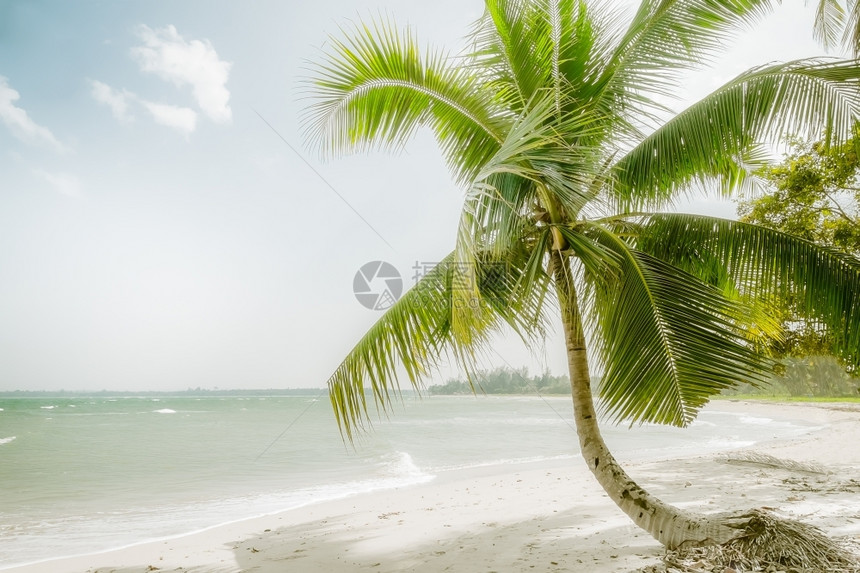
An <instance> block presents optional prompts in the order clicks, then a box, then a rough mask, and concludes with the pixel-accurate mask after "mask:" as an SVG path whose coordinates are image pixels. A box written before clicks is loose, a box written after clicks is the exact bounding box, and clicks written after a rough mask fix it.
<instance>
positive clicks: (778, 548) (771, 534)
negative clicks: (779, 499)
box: [637, 509, 860, 573]
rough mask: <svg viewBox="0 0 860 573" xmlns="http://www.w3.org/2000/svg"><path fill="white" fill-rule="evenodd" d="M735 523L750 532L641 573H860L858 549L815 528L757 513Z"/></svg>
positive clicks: (668, 558)
mask: <svg viewBox="0 0 860 573" xmlns="http://www.w3.org/2000/svg"><path fill="white" fill-rule="evenodd" d="M734 519H737V520H741V521H742V522H743V523H744V525H743V530H744V532H743V533H742V534H741V535H739V536H738V537H736V538H734V539H732V540H731V541H728V542H726V543H724V544H722V545H712V546H708V547H695V548H691V549H679V550H674V551H667V552H666V554H665V555H664V556H663V563H661V564H658V565H650V566H648V567H645V568H643V569H639V570H637V573H825V572H826V573H860V557H859V556H858V554H857V553H856V550H857V546H856V544H854V545H852V544H850V543H849V542H848V541H843V540H835V539H831V538H829V537H827V536H826V535H825V534H824V533H823V532H822V531H821V530H820V529H818V528H817V527H815V526H813V525H809V524H806V523H801V522H799V521H794V520H790V519H785V518H782V517H779V516H777V515H775V514H774V513H773V512H771V511H770V510H768V509H754V510H751V511H749V512H747V513H745V514H743V515H737V516H735V518H734Z"/></svg>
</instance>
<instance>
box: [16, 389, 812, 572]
mask: <svg viewBox="0 0 860 573" xmlns="http://www.w3.org/2000/svg"><path fill="white" fill-rule="evenodd" d="M570 410H571V406H570V401H569V399H568V398H561V397H559V398H555V397H553V398H541V397H537V396H534V397H484V396H480V397H428V398H424V399H418V398H405V399H404V403H403V404H402V406H400V407H398V408H396V409H395V412H394V414H393V415H392V416H391V417H390V418H388V419H385V418H383V419H382V420H380V421H379V422H376V423H375V424H374V427H373V431H372V432H370V433H368V434H367V435H365V436H364V437H362V438H361V439H360V440H359V441H358V442H356V444H355V445H354V446H347V445H345V444H344V442H343V441H342V440H341V437H340V435H339V433H338V430H337V425H336V424H335V421H334V417H333V415H332V413H331V408H330V405H329V403H328V400H327V398H326V397H325V395H321V396H319V397H317V398H314V397H311V396H272V397H262V396H249V397H238V396H229V397H217V396H201V397H194V396H168V395H165V396H154V395H146V396H140V397H129V396H122V397H110V396H107V395H105V394H94V395H89V396H84V395H77V396H74V397H71V398H70V397H65V398H7V399H4V398H0V569H2V568H7V567H10V566H13V565H16V564H22V563H29V562H34V561H40V560H45V559H49V558H54V557H61V556H69V555H78V554H84V553H91V552H97V551H103V550H107V549H112V548H117V547H122V546H126V545H129V544H133V543H139V542H143V541H147V540H152V539H157V538H163V537H171V536H177V535H182V534H186V533H190V532H193V531H198V530H201V529H205V528H209V527H213V526H217V525H220V524H223V523H227V522H231V521H236V520H240V519H245V518H249V517H254V516H258V515H262V514H266V513H272V512H279V511H284V510H288V509H290V508H296V507H300V506H303V505H307V504H311V503H317V502H320V501H325V500H331V499H337V498H342V497H347V496H351V495H357V494H361V493H363V492H371V491H381V490H385V489H390V488H395V487H403V486H408V485H411V484H418V483H424V482H429V481H431V480H433V479H435V478H437V477H438V476H440V475H442V474H445V473H447V472H457V471H462V470H468V469H470V468H489V469H492V468H496V469H498V470H499V471H504V470H505V469H507V468H509V467H510V466H516V467H521V466H524V465H528V464H532V463H545V462H546V461H548V460H557V462H558V463H560V464H566V463H570V464H577V463H582V462H581V460H579V459H578V458H579V455H578V453H577V441H576V436H575V433H574V430H573V428H572V423H573V422H572V415H571V411H570ZM808 429H809V427H808V425H806V424H804V423H802V422H792V421H784V420H783V421H775V420H769V419H766V418H755V417H749V416H743V415H738V414H736V413H730V412H721V411H720V410H719V403H717V404H715V405H713V406H712V407H710V408H709V409H708V410H707V411H705V412H703V413H702V415H701V416H700V418H699V420H697V421H696V422H695V423H694V424H693V425H692V427H690V428H687V429H683V430H681V429H675V428H664V427H657V426H641V427H640V426H636V427H633V428H627V427H618V426H608V427H606V428H605V432H606V438H607V441H608V442H609V444H610V446H611V447H612V448H613V449H614V451H615V452H616V454H617V455H618V457H619V458H620V459H622V460H629V461H635V460H637V459H660V458H666V457H674V456H679V455H694V454H698V453H705V452H711V451H717V450H725V449H731V448H738V447H745V446H750V445H752V444H754V443H755V442H757V441H761V440H767V439H772V438H775V437H789V436H794V435H799V434H802V433H804V432H806V431H808Z"/></svg>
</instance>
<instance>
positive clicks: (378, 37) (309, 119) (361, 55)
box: [305, 22, 508, 181]
mask: <svg viewBox="0 0 860 573" xmlns="http://www.w3.org/2000/svg"><path fill="white" fill-rule="evenodd" d="M343 36H344V37H343V39H339V38H331V40H330V41H331V45H332V48H331V50H330V52H329V53H328V54H327V55H326V57H325V59H324V60H323V61H322V63H320V64H317V65H315V66H314V67H313V68H312V75H311V77H310V78H309V79H308V84H309V90H308V91H309V96H310V98H311V99H312V100H313V103H312V104H311V105H310V107H309V108H308V112H307V114H306V116H305V131H306V135H307V137H308V138H309V139H310V140H312V141H315V142H317V143H318V144H319V145H320V146H321V148H322V151H323V152H324V153H326V154H336V153H343V152H352V151H361V150H365V149H367V148H372V147H380V146H381V147H387V148H394V149H398V148H400V147H402V145H403V144H404V143H405V142H406V141H407V140H408V139H409V138H410V137H411V136H412V135H413V134H414V133H415V130H416V129H417V128H418V127H421V126H427V127H430V128H431V129H433V131H434V132H435V133H436V136H437V138H438V140H439V142H440V145H441V147H442V150H443V152H444V154H445V156H446V158H447V160H448V162H449V164H450V165H451V167H452V169H453V170H454V172H455V174H456V175H457V176H458V177H459V178H460V179H461V180H464V181H468V180H471V179H472V177H473V175H474V172H475V170H477V169H479V168H480V166H481V165H482V164H483V163H484V162H485V161H486V160H487V158H489V157H491V156H492V154H493V153H495V151H496V150H497V149H498V146H499V145H500V143H501V141H502V140H503V134H504V133H506V131H507V130H506V127H505V126H506V125H507V123H508V118H507V112H506V111H505V110H504V109H503V108H501V107H500V106H499V105H498V103H497V102H496V101H495V100H494V96H493V94H491V93H490V92H488V90H487V89H485V87H484V86H483V84H482V82H481V80H480V77H479V75H478V74H475V73H470V72H469V70H468V69H466V68H464V67H462V66H456V65H453V63H452V62H451V61H450V60H449V58H447V57H446V56H445V55H444V54H443V53H442V52H438V51H435V52H434V51H430V50H428V51H427V52H426V53H424V54H422V52H421V49H420V47H419V45H418V42H417V40H416V39H415V38H414V37H413V36H412V34H411V33H410V32H409V31H408V30H405V31H402V32H398V31H397V30H395V27H394V25H393V24H391V23H389V22H385V23H380V22H374V23H372V24H370V25H365V24H359V25H356V26H355V28H353V29H352V30H350V31H349V32H344V34H343Z"/></svg>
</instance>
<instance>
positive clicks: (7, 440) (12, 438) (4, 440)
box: [0, 436, 17, 446]
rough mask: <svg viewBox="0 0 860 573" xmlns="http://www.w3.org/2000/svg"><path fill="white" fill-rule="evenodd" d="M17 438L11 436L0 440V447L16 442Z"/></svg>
mask: <svg viewBox="0 0 860 573" xmlns="http://www.w3.org/2000/svg"><path fill="white" fill-rule="evenodd" d="M16 437H17V436H11V437H9V438H0V446H2V445H3V444H8V443H9V442H12V441H14V440H15V438H16Z"/></svg>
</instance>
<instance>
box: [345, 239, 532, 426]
mask: <svg viewBox="0 0 860 573" xmlns="http://www.w3.org/2000/svg"><path fill="white" fill-rule="evenodd" d="M533 256H534V255H533V253H532V250H531V249H529V248H528V247H527V246H526V245H522V246H520V248H518V249H515V250H512V251H511V252H510V253H508V257H507V259H494V258H492V257H489V256H486V255H485V254H479V255H478V256H477V257H476V259H475V266H474V267H473V268H472V269H471V271H473V274H472V275H470V276H472V277H473V278H474V281H475V282H474V285H468V288H469V289H470V290H469V291H468V292H469V293H470V294H471V295H472V296H474V297H475V298H474V299H473V300H474V303H475V304H477V305H479V306H480V308H481V311H482V313H483V316H484V318H485V320H484V322H483V323H482V325H481V328H480V329H475V330H474V331H472V332H471V333H470V335H469V336H468V337H467V338H465V339H464V338H462V337H458V336H457V335H456V333H455V332H454V328H453V316H454V313H453V310H454V309H453V305H455V304H457V300H459V298H462V297H457V296H456V292H457V290H458V289H462V288H465V287H464V285H463V284H462V283H459V282H458V277H459V276H462V275H458V268H457V263H456V260H455V256H454V253H451V254H449V255H448V256H447V257H445V259H444V260H443V261H442V262H440V263H439V264H438V265H436V266H435V267H434V268H433V269H432V270H431V271H430V272H428V273H427V274H426V275H424V276H423V277H422V278H421V280H420V281H419V282H418V283H417V284H416V285H415V286H413V287H412V288H411V289H410V290H409V291H407V292H406V294H404V296H403V297H402V298H400V300H398V301H397V302H396V303H395V304H394V305H393V306H392V307H391V308H389V309H388V310H387V311H386V312H385V313H384V314H383V315H382V317H381V318H380V319H379V320H378V321H377V322H376V323H375V324H374V325H373V326H372V327H371V328H370V330H369V331H368V332H367V334H365V335H364V336H363V337H362V338H361V340H360V341H359V342H358V343H357V344H356V346H355V347H354V348H353V349H352V350H351V351H350V353H349V354H348V355H347V356H346V358H345V359H344V360H343V362H341V364H340V365H339V366H338V368H337V369H336V370H335V372H334V373H333V374H332V375H331V377H330V378H329V380H328V387H329V397H330V399H331V403H332V406H333V408H334V411H335V416H336V418H337V421H338V425H339V427H340V430H341V433H342V434H343V435H344V436H345V437H346V438H347V439H350V440H352V438H353V435H354V433H355V430H356V429H361V428H363V427H364V425H365V423H366V422H368V421H369V419H370V418H369V410H370V403H369V400H368V393H367V391H366V389H365V385H366V384H369V390H370V396H371V400H372V402H373V403H374V404H375V405H376V408H377V409H379V410H380V411H382V412H385V411H387V410H388V409H389V408H390V406H391V405H392V402H393V399H394V397H395V396H396V395H397V393H398V392H399V384H400V382H399V379H400V374H401V373H405V375H406V377H407V378H408V380H409V382H410V383H411V384H412V386H413V387H414V388H415V389H416V390H419V391H420V389H421V380H422V379H423V377H424V376H426V375H427V374H428V372H430V371H431V370H433V369H434V368H436V367H438V366H439V365H440V364H441V363H442V362H443V361H444V360H445V359H446V358H451V359H453V360H455V361H457V362H459V363H460V364H461V365H462V366H464V367H465V368H467V369H470V370H473V369H474V368H473V362H474V358H475V356H476V355H477V353H478V352H480V351H481V349H482V345H484V344H485V343H486V342H487V340H488V339H489V336H490V334H491V333H493V332H495V331H498V330H499V329H500V328H502V326H504V325H507V326H508V327H510V328H511V329H513V331H514V332H516V333H517V334H518V335H519V336H520V337H521V338H523V340H524V341H527V342H534V340H536V339H540V338H542V337H543V335H544V329H545V327H546V321H545V318H544V304H545V299H546V292H547V290H548V286H547V285H548V279H547V278H546V276H545V273H542V272H541V271H540V269H539V268H538V269H537V270H536V269H535V268H534V266H535V263H534V261H533ZM470 302H471V301H470Z"/></svg>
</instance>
